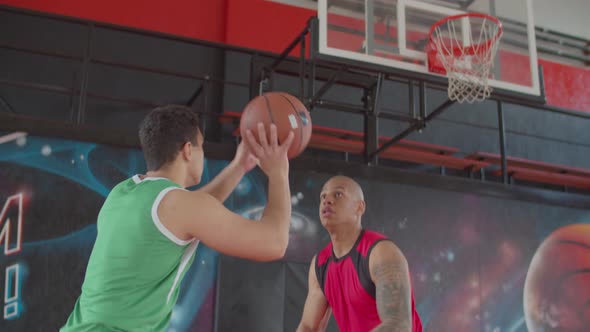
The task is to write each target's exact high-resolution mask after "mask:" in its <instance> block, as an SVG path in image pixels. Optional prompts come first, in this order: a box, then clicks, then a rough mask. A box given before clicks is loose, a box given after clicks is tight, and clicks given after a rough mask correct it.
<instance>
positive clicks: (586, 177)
mask: <svg viewBox="0 0 590 332" xmlns="http://www.w3.org/2000/svg"><path fill="white" fill-rule="evenodd" d="M240 115H241V113H234V112H226V113H224V114H223V115H221V116H220V119H219V120H220V121H221V122H222V123H233V124H234V125H236V129H235V130H234V131H233V134H234V135H239V128H238V126H237V125H238V124H239V120H240ZM389 139H390V138H389V137H385V136H380V137H379V144H380V145H381V144H384V143H386V142H387V141H389ZM308 146H309V147H311V148H316V149H325V150H330V151H338V152H344V153H351V154H358V155H362V154H364V152H365V143H364V133H362V132H355V131H349V130H344V129H338V128H330V127H325V126H317V125H313V132H312V137H311V140H310V142H309V145H308ZM460 152H461V151H460V150H459V149H457V148H453V147H447V146H442V145H436V144H430V143H423V142H417V141H412V140H407V139H403V140H400V141H399V142H397V143H396V144H394V145H393V146H391V147H389V148H387V149H386V150H385V151H383V152H381V154H380V155H379V158H381V159H389V160H396V161H403V162H409V163H416V164H427V165H434V166H438V167H441V168H442V169H444V168H445V167H446V168H450V169H455V170H465V171H468V172H469V173H471V174H472V173H474V172H478V171H482V170H484V169H490V168H491V166H496V167H495V168H492V169H491V170H490V171H491V174H493V175H495V176H502V169H501V164H502V158H501V156H500V155H499V154H495V153H488V152H476V153H473V154H470V155H468V156H466V157H462V156H460V155H459V153H460ZM506 160H507V168H506V171H507V173H508V175H509V176H510V177H511V178H512V179H517V180H523V181H528V182H535V183H543V184H550V185H556V186H562V187H570V188H578V189H585V190H590V170H588V169H583V168H578V167H570V166H564V165H557V164H551V163H547V162H541V161H534V160H528V159H523V158H517V157H510V156H508V157H507V158H506ZM499 167H500V168H499Z"/></svg>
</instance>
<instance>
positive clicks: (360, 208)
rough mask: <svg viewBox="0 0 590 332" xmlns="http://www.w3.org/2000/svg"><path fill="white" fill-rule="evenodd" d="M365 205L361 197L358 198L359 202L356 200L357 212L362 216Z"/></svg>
mask: <svg viewBox="0 0 590 332" xmlns="http://www.w3.org/2000/svg"><path fill="white" fill-rule="evenodd" d="M366 207H367V204H366V203H365V201H363V200H362V199H361V200H359V202H358V208H357V213H358V214H359V215H360V216H363V215H364V214H365V209H366Z"/></svg>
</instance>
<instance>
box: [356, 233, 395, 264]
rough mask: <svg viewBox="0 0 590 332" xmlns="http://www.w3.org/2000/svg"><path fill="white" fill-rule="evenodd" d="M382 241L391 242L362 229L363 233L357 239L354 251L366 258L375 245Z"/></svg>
mask: <svg viewBox="0 0 590 332" xmlns="http://www.w3.org/2000/svg"><path fill="white" fill-rule="evenodd" d="M384 241H386V242H389V241H391V240H390V239H389V238H388V237H387V236H386V235H384V234H382V233H379V232H375V231H370V230H368V229H363V233H362V235H361V238H360V239H359V242H358V245H357V248H356V249H357V251H358V252H359V253H360V254H361V255H362V256H364V257H366V256H367V255H369V254H370V253H371V251H372V250H373V249H374V248H375V246H376V245H378V244H379V243H380V242H384Z"/></svg>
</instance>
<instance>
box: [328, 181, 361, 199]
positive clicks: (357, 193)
mask: <svg viewBox="0 0 590 332" xmlns="http://www.w3.org/2000/svg"><path fill="white" fill-rule="evenodd" d="M337 187H342V188H344V189H345V190H346V191H347V192H349V193H350V194H351V195H352V196H353V198H355V199H357V200H361V201H364V200H365V196H364V194H363V189H362V188H361V186H360V185H359V184H358V182H356V181H355V180H353V179H352V178H349V177H348V176H344V175H337V176H334V177H331V178H330V179H329V180H328V181H326V183H325V184H324V187H323V189H322V191H325V190H326V189H328V188H337Z"/></svg>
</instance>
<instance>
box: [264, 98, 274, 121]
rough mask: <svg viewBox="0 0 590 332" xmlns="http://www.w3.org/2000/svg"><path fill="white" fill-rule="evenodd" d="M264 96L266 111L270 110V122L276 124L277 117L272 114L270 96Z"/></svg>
mask: <svg viewBox="0 0 590 332" xmlns="http://www.w3.org/2000/svg"><path fill="white" fill-rule="evenodd" d="M262 97H264V101H266V111H267V112H268V117H269V118H270V123H272V124H274V123H275V119H274V118H273V116H272V111H271V109H270V101H268V97H267V96H265V95H262Z"/></svg>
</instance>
